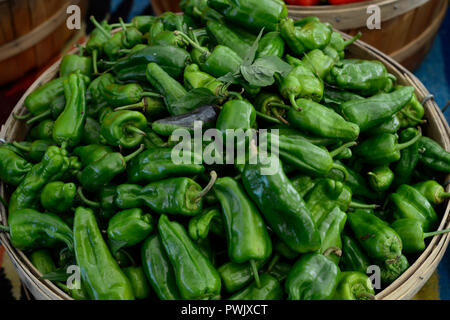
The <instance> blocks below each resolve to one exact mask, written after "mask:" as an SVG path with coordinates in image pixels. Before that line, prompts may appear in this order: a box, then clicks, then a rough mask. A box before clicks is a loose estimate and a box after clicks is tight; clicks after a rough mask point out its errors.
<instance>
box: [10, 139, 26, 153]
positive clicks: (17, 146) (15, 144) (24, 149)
mask: <svg viewBox="0 0 450 320" xmlns="http://www.w3.org/2000/svg"><path fill="white" fill-rule="evenodd" d="M12 145H13V146H14V147H16V148H17V149H19V150H22V151H25V152H30V150H31V148H30V147H25V146H23V145H21V144H20V143H18V142H17V141H14V142H13V143H12Z"/></svg>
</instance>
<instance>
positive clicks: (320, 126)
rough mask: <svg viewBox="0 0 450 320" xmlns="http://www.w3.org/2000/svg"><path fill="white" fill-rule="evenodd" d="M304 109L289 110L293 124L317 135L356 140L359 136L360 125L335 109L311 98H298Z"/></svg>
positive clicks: (290, 120)
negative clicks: (348, 119)
mask: <svg viewBox="0 0 450 320" xmlns="http://www.w3.org/2000/svg"><path fill="white" fill-rule="evenodd" d="M297 105H299V106H300V107H301V108H302V111H296V110H293V109H291V110H289V111H288V113H287V119H288V121H289V123H290V124H291V125H293V126H294V127H297V128H299V129H301V130H305V131H308V132H310V133H313V134H315V135H317V136H321V137H329V138H338V139H343V140H348V141H354V140H356V139H357V138H358V136H359V132H360V129H359V127H358V125H356V124H354V123H351V122H348V121H346V120H345V119H344V118H342V117H341V116H340V115H339V114H337V113H336V112H334V111H333V110H331V109H329V108H327V107H324V106H322V105H321V104H319V103H316V102H314V101H311V100H306V99H298V100H297Z"/></svg>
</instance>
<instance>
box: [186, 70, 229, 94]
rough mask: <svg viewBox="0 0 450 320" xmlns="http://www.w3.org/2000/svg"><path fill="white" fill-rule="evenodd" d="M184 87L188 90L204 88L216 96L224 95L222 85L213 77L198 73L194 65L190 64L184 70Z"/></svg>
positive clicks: (201, 72)
mask: <svg viewBox="0 0 450 320" xmlns="http://www.w3.org/2000/svg"><path fill="white" fill-rule="evenodd" d="M183 79H184V85H185V86H186V87H187V88H188V89H196V88H206V89H208V90H209V91H211V92H212V93H213V94H215V95H217V96H221V95H224V94H225V92H223V91H224V90H223V88H224V83H223V82H222V81H219V80H217V79H216V78H215V77H213V76H211V75H209V74H207V73H206V72H203V71H200V68H199V66H198V65H196V64H195V63H193V64H190V65H188V66H187V67H186V69H184V76H183Z"/></svg>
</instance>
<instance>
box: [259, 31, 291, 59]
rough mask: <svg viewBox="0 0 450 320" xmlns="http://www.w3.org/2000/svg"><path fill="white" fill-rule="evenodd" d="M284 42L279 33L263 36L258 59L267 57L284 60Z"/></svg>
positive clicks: (274, 32) (269, 33) (273, 32)
mask: <svg viewBox="0 0 450 320" xmlns="http://www.w3.org/2000/svg"><path fill="white" fill-rule="evenodd" d="M284 47H285V44H284V41H283V38H282V37H281V35H280V33H279V32H277V31H272V32H268V33H266V34H265V35H263V36H262V38H261V40H260V41H259V44H258V50H257V51H256V59H258V58H261V57H265V56H276V57H278V58H282V57H283V55H284Z"/></svg>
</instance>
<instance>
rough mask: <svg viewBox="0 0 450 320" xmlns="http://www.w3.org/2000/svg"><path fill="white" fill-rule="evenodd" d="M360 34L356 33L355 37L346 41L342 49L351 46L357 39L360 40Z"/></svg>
mask: <svg viewBox="0 0 450 320" xmlns="http://www.w3.org/2000/svg"><path fill="white" fill-rule="evenodd" d="M361 36H362V33H361V32H358V34H357V35H355V36H354V37H353V38H351V39H348V40H347V41H345V42H344V48H345V47H348V46H349V45H351V44H352V43H353V42H355V41H356V40H358V39H359V38H361Z"/></svg>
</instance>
